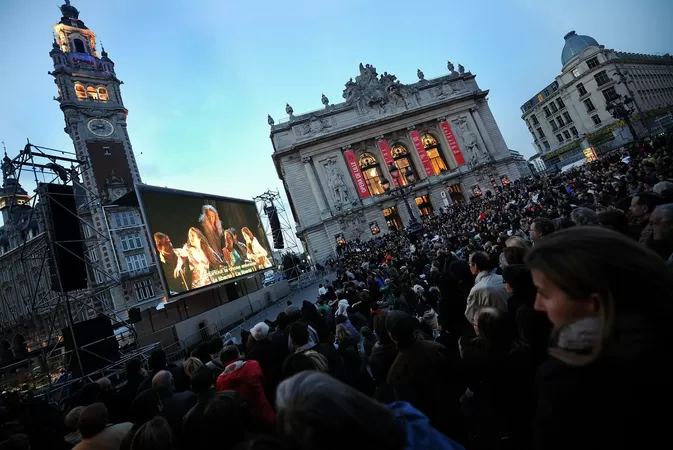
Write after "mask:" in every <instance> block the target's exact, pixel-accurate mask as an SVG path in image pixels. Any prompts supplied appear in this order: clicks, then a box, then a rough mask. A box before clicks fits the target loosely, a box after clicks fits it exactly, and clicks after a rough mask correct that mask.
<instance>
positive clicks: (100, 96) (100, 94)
mask: <svg viewBox="0 0 673 450" xmlns="http://www.w3.org/2000/svg"><path fill="white" fill-rule="evenodd" d="M98 99H99V100H102V101H104V102H106V101H108V99H109V98H108V95H107V89H105V88H104V87H99V88H98Z"/></svg>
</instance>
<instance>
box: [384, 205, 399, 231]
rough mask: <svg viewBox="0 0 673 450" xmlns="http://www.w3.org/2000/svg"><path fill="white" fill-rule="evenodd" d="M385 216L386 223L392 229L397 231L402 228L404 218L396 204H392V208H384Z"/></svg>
mask: <svg viewBox="0 0 673 450" xmlns="http://www.w3.org/2000/svg"><path fill="white" fill-rule="evenodd" d="M383 217H385V218H386V225H388V229H389V230H390V231H397V230H401V229H402V218H401V217H400V213H399V212H397V207H396V206H391V207H390V208H385V209H384V210H383Z"/></svg>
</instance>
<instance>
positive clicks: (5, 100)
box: [0, 0, 673, 198]
mask: <svg viewBox="0 0 673 450" xmlns="http://www.w3.org/2000/svg"><path fill="white" fill-rule="evenodd" d="M60 3H62V0H24V1H17V0H0V33H1V36H2V41H3V42H4V44H3V45H2V46H0V61H2V62H1V69H0V105H2V108H1V110H0V140H4V141H5V142H6V143H7V147H8V151H9V153H10V154H11V155H14V154H16V151H17V150H18V149H19V148H21V147H22V146H23V145H24V143H25V139H26V138H27V137H29V138H30V139H31V141H32V142H33V143H35V144H38V145H43V146H47V147H54V148H61V149H66V150H72V143H71V141H70V139H69V137H68V136H67V135H66V134H65V133H64V132H63V126H64V122H63V116H62V113H61V111H60V110H59V107H58V103H57V102H55V101H54V100H52V98H53V97H54V96H55V95H56V86H55V85H54V84H53V81H52V78H51V77H50V76H49V75H47V71H48V70H50V69H52V67H51V59H50V57H49V55H48V53H49V50H50V49H51V41H52V25H53V24H54V23H56V22H57V21H58V20H59V17H60V14H59V11H58V9H57V8H56V5H57V4H60ZM73 5H74V6H76V7H77V8H78V9H79V10H80V11H81V15H80V18H81V19H82V20H84V22H85V23H86V25H87V26H88V27H89V28H91V29H92V30H93V31H94V32H95V33H96V34H97V36H98V40H99V43H100V42H101V41H102V42H103V43H104V44H105V48H106V50H107V51H108V53H109V56H110V58H111V59H112V60H114V61H115V64H116V70H117V74H118V76H119V78H120V79H122V80H123V81H124V83H125V84H124V85H123V86H122V89H123V95H124V100H125V104H126V107H127V108H128V109H129V118H128V121H129V133H130V136H131V141H132V144H133V146H134V149H135V152H136V158H137V160H138V163H139V165H140V171H141V176H142V178H143V181H144V182H146V183H148V184H156V185H161V186H170V187H174V188H179V189H187V190H193V191H203V192H209V193H214V194H219V195H226V196H232V197H243V198H251V197H252V196H254V195H257V194H259V193H261V192H263V191H265V190H267V189H274V188H279V187H280V186H281V183H280V181H279V180H278V178H277V176H276V173H275V169H274V167H273V164H272V162H271V157H270V155H271V153H272V146H271V143H270V141H269V128H268V125H267V122H266V115H267V114H271V115H272V116H273V117H274V118H275V119H279V118H281V117H283V116H285V112H284V110H285V103H286V102H289V103H290V104H291V105H292V106H293V108H294V111H295V113H297V114H298V113H301V112H303V111H309V110H314V109H318V108H320V107H321V103H320V96H321V94H322V93H324V94H326V95H327V96H328V97H329V98H330V101H331V102H338V101H340V100H341V93H342V90H343V86H344V83H345V82H346V81H347V80H348V79H349V78H350V77H354V76H355V75H357V68H358V64H359V63H360V62H363V63H370V64H373V65H374V66H376V67H377V69H378V71H379V73H383V72H384V71H387V72H389V73H393V74H395V75H397V77H398V78H399V79H400V80H401V81H402V82H403V83H404V82H415V81H416V80H417V78H416V69H417V68H420V69H421V70H423V71H424V73H425V75H426V77H427V78H432V77H436V76H440V75H443V74H445V73H446V72H447V69H446V61H447V59H448V60H451V61H452V62H454V63H455V64H456V65H457V64H458V63H461V64H463V65H464V66H465V67H466V69H468V70H470V71H472V72H473V73H475V74H476V75H477V81H478V83H479V85H480V86H481V88H482V89H489V90H490V94H489V104H490V106H491V108H492V110H493V112H494V114H495V117H496V120H497V121H498V124H499V126H500V129H501V131H502V133H503V135H504V137H505V141H506V142H507V144H508V146H509V147H510V148H512V149H515V150H519V151H521V152H523V153H524V154H525V155H526V156H530V155H531V154H532V153H533V149H532V147H531V145H530V137H529V134H528V131H527V129H526V127H525V125H524V122H523V121H522V120H521V118H520V110H519V107H520V106H521V105H522V104H523V103H524V102H525V101H526V100H528V99H529V98H530V97H532V96H533V95H534V94H536V93H537V91H538V90H540V89H541V88H543V87H544V86H546V85H547V84H548V83H550V82H551V81H552V80H553V79H554V76H555V75H557V74H558V72H559V71H560V69H561V62H560V58H561V49H562V47H563V36H564V34H565V33H566V32H568V31H569V30H576V31H577V33H578V34H588V35H591V36H593V37H594V38H595V39H596V40H598V42H599V43H601V44H603V45H605V46H606V47H607V48H614V49H618V50H623V51H632V52H642V53H665V52H673V33H671V31H670V19H671V17H673V2H671V1H670V0H643V1H640V2H634V1H621V0H618V1H615V0H612V1H608V0H591V1H587V0H582V1H578V0H565V1H563V2H541V1H539V0H538V1H534V0H508V1H502V0H489V1H486V0H482V1H465V2H456V1H448V0H444V1H439V0H426V1H424V2H409V1H407V2H402V1H397V0H389V1H373V0H368V1H365V0H360V1H356V0H340V1H330V0H323V1H315V0H285V1H265V0H262V1H254V2H253V1H248V2H240V1H232V0H224V1H222V0H200V1H191V2H189V1H177V0H143V1H138V0H133V1H131V0H114V1H98V0H96V1H94V0H73ZM26 184H29V183H27V180H26Z"/></svg>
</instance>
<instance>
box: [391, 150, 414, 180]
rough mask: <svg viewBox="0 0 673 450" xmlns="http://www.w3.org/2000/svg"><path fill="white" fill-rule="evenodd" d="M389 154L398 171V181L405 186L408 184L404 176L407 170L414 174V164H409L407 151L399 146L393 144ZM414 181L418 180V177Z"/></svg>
mask: <svg viewBox="0 0 673 450" xmlns="http://www.w3.org/2000/svg"><path fill="white" fill-rule="evenodd" d="M390 154H391V155H392V156H393V160H395V166H397V168H398V169H399V174H400V177H399V180H400V182H401V183H402V184H403V185H404V186H406V185H407V184H409V180H407V176H406V173H407V169H411V170H413V171H414V173H416V170H415V169H414V164H413V163H412V162H411V156H409V150H407V149H406V147H405V146H403V145H401V144H395V145H394V146H393V148H391V149H390ZM416 179H418V177H416Z"/></svg>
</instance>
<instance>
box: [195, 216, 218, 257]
mask: <svg viewBox="0 0 673 450" xmlns="http://www.w3.org/2000/svg"><path fill="white" fill-rule="evenodd" d="M199 222H200V223H201V228H202V229H203V234H204V236H205V237H206V241H207V242H208V245H209V246H210V248H212V249H213V251H214V252H215V253H217V255H218V256H219V257H222V253H221V251H220V249H221V248H222V246H223V245H224V235H223V232H222V221H221V220H220V214H219V213H218V212H217V210H216V209H215V207H214V206H212V205H203V206H202V207H201V217H199Z"/></svg>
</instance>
